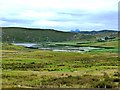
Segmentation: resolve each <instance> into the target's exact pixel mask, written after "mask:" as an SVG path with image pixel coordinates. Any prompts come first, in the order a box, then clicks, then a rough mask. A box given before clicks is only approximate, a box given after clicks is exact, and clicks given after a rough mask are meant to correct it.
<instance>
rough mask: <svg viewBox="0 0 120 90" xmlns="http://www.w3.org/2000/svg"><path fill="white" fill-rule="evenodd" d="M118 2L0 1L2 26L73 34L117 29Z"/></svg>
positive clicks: (78, 0) (92, 0) (90, 0)
mask: <svg viewBox="0 0 120 90" xmlns="http://www.w3.org/2000/svg"><path fill="white" fill-rule="evenodd" d="M118 2H119V0H0V25H1V26H4V27H28V28H43V29H56V30H61V31H70V30H75V29H79V30H80V31H92V30H94V31H97V30H103V29H114V30H117V29H118Z"/></svg>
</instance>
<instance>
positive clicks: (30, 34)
mask: <svg viewBox="0 0 120 90" xmlns="http://www.w3.org/2000/svg"><path fill="white" fill-rule="evenodd" d="M74 35H75V33H71V32H62V31H56V30H52V29H32V28H19V27H3V28H2V37H3V38H2V40H3V42H36V43H37V42H45V41H47V42H48V41H54V42H56V41H58V42H61V41H67V40H70V39H71V38H72V37H73V36H74Z"/></svg>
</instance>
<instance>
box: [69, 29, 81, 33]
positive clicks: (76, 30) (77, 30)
mask: <svg viewBox="0 0 120 90" xmlns="http://www.w3.org/2000/svg"><path fill="white" fill-rule="evenodd" d="M71 32H76V33H79V32H80V30H79V29H75V30H71Z"/></svg>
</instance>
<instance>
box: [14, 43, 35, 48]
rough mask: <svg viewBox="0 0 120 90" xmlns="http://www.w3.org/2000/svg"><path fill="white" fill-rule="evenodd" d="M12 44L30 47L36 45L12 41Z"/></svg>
mask: <svg viewBox="0 0 120 90" xmlns="http://www.w3.org/2000/svg"><path fill="white" fill-rule="evenodd" d="M12 44H14V45H18V46H25V47H32V46H34V45H37V44H35V43H12Z"/></svg>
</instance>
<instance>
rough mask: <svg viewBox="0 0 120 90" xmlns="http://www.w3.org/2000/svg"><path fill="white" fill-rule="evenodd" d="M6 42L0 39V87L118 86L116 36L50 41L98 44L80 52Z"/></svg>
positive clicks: (56, 43)
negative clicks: (107, 39) (44, 48)
mask: <svg viewBox="0 0 120 90" xmlns="http://www.w3.org/2000/svg"><path fill="white" fill-rule="evenodd" d="M11 35H12V34H11ZM79 35H80V34H79ZM96 35H99V36H98V37H100V36H102V35H103V34H101V35H100V34H96ZM107 35H108V34H107ZM11 37H12V36H11ZM11 37H9V38H11ZM3 40H6V39H4V38H3ZM10 40H12V39H10ZM83 41H84V42H83ZM6 42H7V41H4V42H3V43H2V87H3V88H115V89H117V88H118V85H119V82H120V79H119V78H118V76H120V72H118V66H119V58H118V39H117V38H115V39H112V40H109V41H106V42H98V41H95V40H94V41H88V40H83V39H82V40H81V41H80V38H79V41H78V40H77V39H76V40H71V41H64V42H63V41H62V42H60V41H59V42H52V43H51V44H52V45H65V44H67V45H74V46H91V47H102V48H101V49H99V50H91V51H89V52H83V53H78V52H54V51H43V50H38V49H30V48H25V47H23V46H16V45H12V44H9V43H10V42H9V43H8V42H7V43H6Z"/></svg>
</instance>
